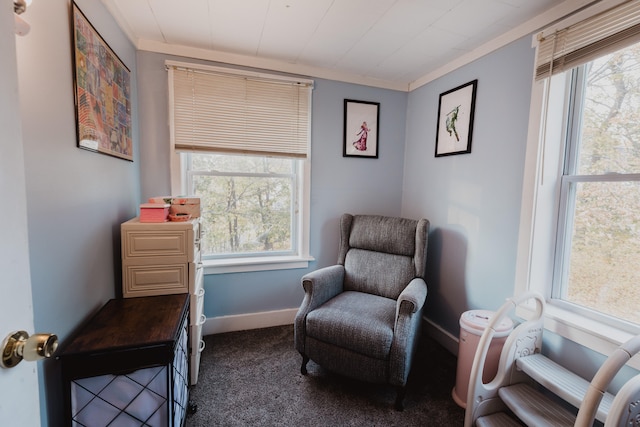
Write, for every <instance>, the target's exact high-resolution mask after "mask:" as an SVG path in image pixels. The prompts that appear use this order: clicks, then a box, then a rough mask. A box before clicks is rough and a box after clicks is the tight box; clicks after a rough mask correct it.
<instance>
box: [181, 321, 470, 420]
mask: <svg viewBox="0 0 640 427" xmlns="http://www.w3.org/2000/svg"><path fill="white" fill-rule="evenodd" d="M205 342H206V347H205V350H204V351H203V353H202V360H201V368H200V376H199V379H198V383H197V384H196V385H195V386H193V387H192V388H191V391H190V393H191V394H190V399H191V401H192V402H193V403H195V404H196V405H197V411H196V412H195V413H193V414H190V415H189V416H188V417H187V422H186V425H187V426H188V427H204V426H207V427H209V426H427V427H428V426H434V427H446V426H462V425H463V421H464V410H463V409H461V408H460V407H458V406H457V405H456V404H455V403H454V402H453V399H452V398H451V390H452V388H453V386H454V385H455V374H456V363H457V362H456V358H455V357H454V356H453V355H452V354H451V353H449V352H448V351H447V350H445V349H444V348H442V347H441V346H440V345H439V344H437V343H436V342H434V341H432V340H430V339H429V338H423V339H422V340H421V341H420V345H419V348H418V351H417V354H416V358H415V360H414V363H413V369H412V371H411V373H410V375H409V381H408V384H407V396H406V398H405V402H404V403H405V409H404V411H402V412H398V411H395V410H394V409H393V403H394V399H395V390H394V389H393V388H392V387H388V386H382V385H375V384H368V383H363V382H360V381H355V380H351V379H348V378H345V377H342V376H339V375H336V374H333V373H331V372H327V371H326V370H324V369H322V368H321V367H320V366H319V365H317V364H315V363H314V362H313V361H311V362H309V364H308V366H307V367H308V370H309V375H307V376H303V375H301V374H300V362H301V360H302V359H301V357H300V355H299V354H298V352H297V351H295V349H294V347H293V326H291V325H287V326H278V327H273V328H265V329H257V330H251V331H242V332H230V333H225V334H218V335H209V336H206V337H205Z"/></svg>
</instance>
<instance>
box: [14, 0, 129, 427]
mask: <svg viewBox="0 0 640 427" xmlns="http://www.w3.org/2000/svg"><path fill="white" fill-rule="evenodd" d="M77 4H78V5H79V6H80V8H81V9H82V10H83V12H84V13H85V14H86V16H87V17H88V19H89V20H90V21H91V22H92V23H93V25H94V26H95V27H96V28H97V30H98V31H99V32H100V34H101V35H102V36H103V37H104V39H105V40H106V41H107V43H109V45H110V46H111V48H112V49H113V50H114V51H115V52H117V54H118V55H119V56H120V58H121V59H122V61H123V62H124V63H125V64H126V65H127V66H128V67H129V68H130V69H131V72H132V83H133V85H132V101H133V110H132V112H133V135H134V147H138V140H137V129H138V126H137V115H136V111H137V102H136V84H135V78H133V77H135V75H136V57H135V49H134V47H133V46H132V45H131V44H130V43H129V41H128V39H127V38H126V37H125V35H124V34H123V33H122V31H120V29H119V27H118V26H117V24H116V23H115V21H114V20H113V18H111V16H110V15H109V13H108V12H107V10H106V9H105V8H104V6H103V4H102V2H101V1H99V0H78V1H77ZM23 17H24V19H25V20H26V21H28V22H29V23H30V24H31V32H30V33H29V34H28V35H27V36H26V37H17V38H16V47H17V57H18V73H19V78H18V80H19V91H20V112H21V116H22V123H23V139H24V159H25V170H26V192H27V209H28V216H27V220H28V227H29V251H30V263H31V281H32V289H33V308H34V322H35V329H36V331H38V332H53V333H56V334H58V336H59V337H60V339H61V341H62V342H64V339H65V338H66V337H68V336H69V334H70V333H71V332H72V331H73V330H74V329H75V328H76V327H77V326H78V325H79V324H80V323H81V322H82V321H83V320H84V319H86V318H87V317H88V316H89V315H90V314H91V313H92V312H94V311H95V310H97V309H98V308H99V307H100V306H102V305H103V304H104V303H105V302H106V301H107V300H108V299H110V298H113V297H114V296H115V295H116V289H117V288H118V287H119V284H120V271H119V259H120V228H119V227H120V223H121V222H123V221H125V220H126V219H128V218H130V217H132V216H133V215H135V213H136V209H137V206H138V202H139V200H140V184H139V167H140V163H139V161H138V159H139V154H138V153H135V155H134V156H135V159H136V161H135V162H133V163H132V162H128V161H125V160H121V159H118V158H115V157H110V156H106V155H103V154H97V153H93V152H89V151H86V150H82V149H79V148H77V146H76V129H75V115H74V101H73V86H72V84H73V69H72V65H73V62H72V56H71V55H72V47H71V46H72V44H71V30H70V28H71V27H70V20H69V19H70V18H69V17H70V2H69V0H47V1H36V2H34V3H33V4H32V5H31V7H30V8H29V10H28V11H27V12H26V13H25V14H24V15H23ZM5 202H7V203H9V205H10V201H5ZM38 363H39V365H40V367H41V368H42V369H39V373H40V375H39V376H40V387H41V393H40V402H41V414H42V415H41V418H42V425H43V426H46V425H49V423H48V421H47V418H49V419H50V420H51V424H50V425H58V423H59V419H60V418H59V417H60V410H61V403H60V400H59V398H60V394H61V393H60V389H59V380H58V379H57V378H56V370H57V365H56V363H57V362H56V361H55V360H47V361H45V362H38ZM45 390H46V392H45ZM47 407H48V412H47Z"/></svg>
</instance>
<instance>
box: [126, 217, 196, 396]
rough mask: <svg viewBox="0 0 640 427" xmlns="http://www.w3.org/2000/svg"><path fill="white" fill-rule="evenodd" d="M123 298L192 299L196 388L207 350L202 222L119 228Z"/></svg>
mask: <svg viewBox="0 0 640 427" xmlns="http://www.w3.org/2000/svg"><path fill="white" fill-rule="evenodd" d="M120 230H121V239H122V296H123V297H124V298H131V297H141V296H151V295H167V294H181V293H188V294H190V308H189V347H190V356H189V357H190V360H189V362H190V363H189V368H190V369H189V371H190V383H191V385H193V384H196V383H197V381H198V372H199V368H200V355H201V353H202V350H203V349H204V340H203V339H202V325H203V324H204V322H205V320H206V317H205V315H204V313H203V305H204V287H203V282H204V270H203V269H202V262H201V259H200V233H201V228H200V219H199V218H195V219H191V220H189V221H184V222H171V221H170V222H162V223H148V222H140V219H139V218H138V217H136V218H133V219H131V220H129V221H127V222H125V223H123V224H121V226H120Z"/></svg>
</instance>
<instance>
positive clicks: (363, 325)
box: [306, 291, 396, 360]
mask: <svg viewBox="0 0 640 427" xmlns="http://www.w3.org/2000/svg"><path fill="white" fill-rule="evenodd" d="M395 315H396V301H395V300H393V299H390V298H385V297H381V296H378V295H373V294H367V293H364V292H355V291H346V292H343V293H341V294H339V295H337V296H336V297H334V298H332V299H330V300H329V301H327V302H326V303H324V304H323V305H322V306H320V307H318V308H317V309H315V310H313V311H311V312H310V313H309V314H308V315H307V323H306V334H307V335H308V336H309V337H312V338H315V339H317V340H319V341H322V342H325V343H327V344H333V345H335V346H338V347H342V348H346V349H349V350H351V351H354V352H356V353H360V354H363V355H365V356H368V357H371V358H375V359H379V360H386V359H388V358H389V352H390V349H391V342H392V341H393V327H394V322H395Z"/></svg>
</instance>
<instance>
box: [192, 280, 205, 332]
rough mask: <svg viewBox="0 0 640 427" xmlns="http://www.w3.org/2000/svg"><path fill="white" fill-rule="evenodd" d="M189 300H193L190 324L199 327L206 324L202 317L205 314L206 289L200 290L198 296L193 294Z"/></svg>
mask: <svg viewBox="0 0 640 427" xmlns="http://www.w3.org/2000/svg"><path fill="white" fill-rule="evenodd" d="M189 298H191V301H190V303H191V310H190V318H189V324H190V325H197V324H202V323H204V321H203V320H202V316H203V313H204V288H200V290H199V291H198V293H197V294H195V295H194V294H191V295H190V296H189Z"/></svg>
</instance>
